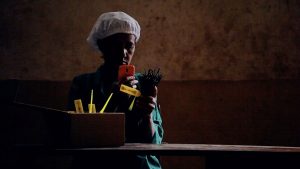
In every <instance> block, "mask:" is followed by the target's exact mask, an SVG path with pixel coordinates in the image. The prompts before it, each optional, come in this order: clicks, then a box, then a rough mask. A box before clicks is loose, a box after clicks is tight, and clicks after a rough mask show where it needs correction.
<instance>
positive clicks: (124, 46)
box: [97, 33, 135, 70]
mask: <svg viewBox="0 0 300 169" xmlns="http://www.w3.org/2000/svg"><path fill="white" fill-rule="evenodd" d="M97 43H98V46H99V49H100V50H101V51H102V53H103V57H104V64H105V65H106V66H108V67H110V68H112V69H114V70H118V69H119V66H120V65H123V64H126V65H128V64H130V63H131V60H132V58H133V55H134V51H135V36H134V35H132V34H126V33H118V34H114V35H111V36H109V37H107V38H105V39H102V40H98V42H97Z"/></svg>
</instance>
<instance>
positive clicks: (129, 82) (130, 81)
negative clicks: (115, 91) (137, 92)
mask: <svg viewBox="0 0 300 169" xmlns="http://www.w3.org/2000/svg"><path fill="white" fill-rule="evenodd" d="M119 84H120V85H121V84H124V85H126V86H129V87H132V88H135V89H136V88H137V84H138V81H137V80H136V79H135V77H134V76H127V77H125V78H124V79H122V80H121V81H120V83H119Z"/></svg>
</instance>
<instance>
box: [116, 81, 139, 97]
mask: <svg viewBox="0 0 300 169" xmlns="http://www.w3.org/2000/svg"><path fill="white" fill-rule="evenodd" d="M120 91H121V92H124V93H127V94H129V95H132V96H135V97H139V96H140V95H141V92H140V91H139V90H137V89H135V88H132V87H129V86H126V85H123V84H122V85H121V87H120Z"/></svg>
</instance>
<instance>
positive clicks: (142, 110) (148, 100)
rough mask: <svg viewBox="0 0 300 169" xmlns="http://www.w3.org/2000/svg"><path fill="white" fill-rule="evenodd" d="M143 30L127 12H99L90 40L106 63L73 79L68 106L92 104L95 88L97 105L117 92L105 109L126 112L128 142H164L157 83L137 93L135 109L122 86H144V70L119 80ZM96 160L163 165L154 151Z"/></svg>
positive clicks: (148, 168)
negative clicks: (122, 69) (77, 103)
mask: <svg viewBox="0 0 300 169" xmlns="http://www.w3.org/2000/svg"><path fill="white" fill-rule="evenodd" d="M140 30H141V29H140V25H139V23H138V22H137V21H136V20H135V19H134V18H132V17H131V16H129V15H128V14H126V13H124V12H121V11H118V12H107V13H103V14H101V15H100V16H99V18H98V19H97V21H96V23H95V25H94V26H93V28H92V30H91V32H90V34H89V36H88V38H87V42H88V43H89V44H90V45H91V46H92V47H93V48H94V49H96V50H97V51H98V52H99V53H100V54H101V55H102V57H103V59H104V63H103V64H102V65H101V66H100V67H99V68H98V69H97V71H96V72H93V73H86V74H82V75H79V76H76V77H75V78H74V79H73V81H72V85H71V88H70V92H69V99H68V110H75V106H74V100H76V99H81V100H82V104H83V105H88V103H89V100H90V93H91V90H92V89H93V93H94V103H95V104H96V105H104V104H105V102H106V100H107V98H108V97H109V95H110V94H111V93H114V95H113V97H112V98H111V100H110V102H109V104H108V105H107V107H106V109H105V112H125V137H126V138H125V142H127V143H153V144H161V142H162V138H163V127H162V119H161V115H160V110H159V106H158V104H157V92H158V90H157V87H156V86H154V87H153V88H152V91H153V92H151V94H148V95H143V96H141V97H137V98H136V99H135V102H134V106H133V109H132V110H129V109H128V105H129V104H130V103H131V102H132V97H130V96H129V95H127V94H125V93H122V92H120V91H119V90H118V89H119V87H120V85H121V84H126V85H127V86H130V87H132V88H136V89H140V88H142V86H141V83H140V82H139V81H140V78H141V76H142V74H140V73H136V74H135V75H134V76H127V77H124V78H123V79H122V80H120V81H118V70H119V66H120V65H124V64H125V65H129V64H131V61H132V58H133V56H134V52H135V46H136V43H137V42H138V40H139V38H140ZM97 109H99V108H98V107H97ZM84 110H85V111H87V106H84ZM97 111H98V110H97ZM94 158H95V157H94ZM100 159H102V160H101V162H99V160H100ZM85 160H90V161H89V162H85V164H83V163H84V162H82V161H85ZM85 160H84V158H83V157H80V161H81V164H82V167H83V168H86V167H87V164H91V163H90V162H91V161H92V160H91V158H90V157H87V158H86V159H85ZM94 160H95V161H96V162H97V164H100V165H101V168H121V167H122V168H131V169H134V168H137V169H160V168H161V165H160V162H159V159H158V157H156V156H153V155H132V156H126V157H124V156H119V157H116V156H108V157H107V158H102V157H101V158H96V159H94ZM76 161H77V162H76ZM78 161H79V160H75V163H76V164H74V166H75V167H77V168H80V165H79V164H78ZM91 166H92V165H91Z"/></svg>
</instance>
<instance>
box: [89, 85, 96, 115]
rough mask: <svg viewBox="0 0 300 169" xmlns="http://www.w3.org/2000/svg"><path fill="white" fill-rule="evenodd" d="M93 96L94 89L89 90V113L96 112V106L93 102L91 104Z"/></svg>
mask: <svg viewBox="0 0 300 169" xmlns="http://www.w3.org/2000/svg"><path fill="white" fill-rule="evenodd" d="M93 98H94V91H93V90H91V101H90V104H89V105H88V108H89V113H96V110H95V109H96V107H95V104H93Z"/></svg>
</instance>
